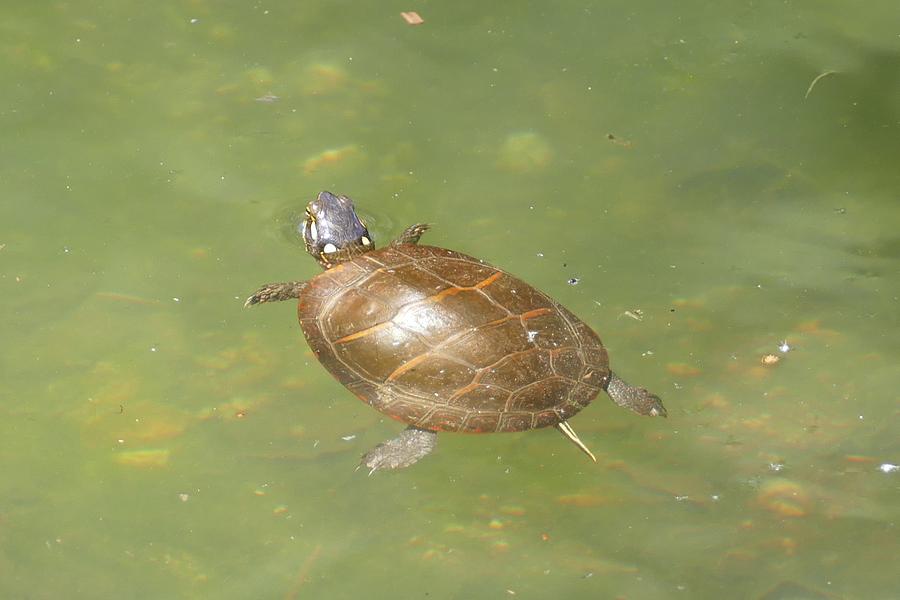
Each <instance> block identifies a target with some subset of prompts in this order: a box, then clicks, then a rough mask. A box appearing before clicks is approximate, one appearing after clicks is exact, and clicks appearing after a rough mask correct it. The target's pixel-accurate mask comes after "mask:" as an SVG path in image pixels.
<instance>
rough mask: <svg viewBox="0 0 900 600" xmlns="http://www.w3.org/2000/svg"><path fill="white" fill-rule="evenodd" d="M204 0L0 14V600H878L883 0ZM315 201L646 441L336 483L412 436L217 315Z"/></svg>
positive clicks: (895, 176)
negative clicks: (424, 249)
mask: <svg viewBox="0 0 900 600" xmlns="http://www.w3.org/2000/svg"><path fill="white" fill-rule="evenodd" d="M223 4H225V3H216V2H208V1H203V0H194V1H174V0H172V1H165V2H157V3H153V4H152V5H148V4H146V3H143V4H142V3H136V2H90V3H87V2H52V3H30V4H21V3H20V4H16V5H12V4H9V5H6V6H3V7H2V8H0V31H2V36H0V54H2V57H3V61H2V62H0V74H2V80H3V82H4V85H3V87H2V90H0V132H2V138H3V143H2V144H0V184H2V190H3V194H2V198H0V310H2V314H3V315H4V320H3V325H2V338H3V344H2V346H0V369H2V377H3V381H4V385H3V386H2V387H0V470H2V473H3V476H2V478H0V595H2V596H3V597H4V598H62V597H65V598H76V597H77V598H105V597H114V596H115V597H129V598H174V597H178V598H209V597H216V598H287V599H290V598H301V597H302V598H329V599H331V598H360V597H366V598H383V597H391V598H426V597H429V598H506V597H517V598H545V597H548V596H550V595H552V596H553V597H560V598H605V597H610V598H611V597H620V598H670V597H685V598H687V597H690V598H721V597H733V598H738V597H741V598H743V597H747V598H768V599H772V598H891V597H896V596H897V590H898V589H900V578H898V576H897V572H896V569H895V568H894V562H896V561H895V559H894V558H893V557H895V556H896V555H897V553H898V550H900V548H898V542H897V539H898V536H897V528H896V524H897V519H898V516H900V515H898V513H900V510H898V507H900V485H898V482H900V479H898V477H900V472H898V467H897V465H898V464H900V444H898V439H900V436H898V423H897V420H898V412H900V411H898V392H897V390H898V388H900V371H898V369H897V364H898V360H900V336H898V326H900V301H898V298H900V281H898V279H900V278H898V273H900V233H898V231H900V229H898V225H900V169H898V159H897V157H898V156H900V37H898V33H900V30H898V29H897V23H898V22H900V9H898V7H897V5H896V3H895V2H890V1H886V0H879V1H878V2H870V3H867V4H866V5H865V7H862V6H857V5H853V4H846V3H844V4H842V3H834V2H829V3H824V4H823V3H815V4H803V3H800V4H797V3H770V4H765V3H763V4H758V3H756V4H754V3H745V2H725V3H719V4H718V5H715V6H711V5H709V4H708V3H677V4H666V3H658V2H613V3H590V2H588V3H584V2H563V3H555V4H553V5H552V6H551V5H549V4H546V3H536V2H533V3H519V4H517V5H516V6H505V7H500V6H497V7H494V6H486V5H484V4H483V3H470V2H456V3H451V4H448V3H443V4H441V3H429V2H426V3H423V4H421V5H419V6H410V5H398V4H393V3H375V2H373V3H355V4H336V3H327V2H315V3H296V2H285V1H282V0H277V1H271V2H259V3H227V4H228V6H224V5H223ZM409 10H416V11H418V13H419V14H420V15H421V16H422V18H423V19H424V23H423V24H421V25H418V26H411V25H408V24H407V23H406V22H405V21H404V20H403V18H401V16H400V12H401V11H409ZM322 189H330V190H332V191H335V192H340V193H345V194H348V195H350V196H352V197H354V198H355V199H356V201H357V202H358V204H359V205H360V207H361V209H362V211H363V212H364V213H365V214H366V216H367V217H368V220H369V222H370V224H371V226H372V230H373V234H374V235H375V236H376V241H377V242H379V243H384V242H386V241H387V240H388V239H390V238H391V237H392V236H393V235H396V234H397V233H399V231H401V230H402V228H403V227H405V226H406V225H408V224H411V223H414V222H418V221H427V222H429V223H432V224H433V230H432V231H431V232H429V233H428V234H427V238H426V239H427V241H428V243H431V244H436V245H441V246H446V247H449V248H453V249H457V250H460V251H463V252H466V253H468V254H472V255H475V256H478V257H481V258H484V259H485V260H488V261H490V262H492V263H493V264H496V265H498V266H501V267H503V268H505V269H507V270H509V271H511V272H512V273H515V274H516V275H518V276H520V277H522V278H523V279H526V280H527V281H529V282H530V283H532V284H533V285H535V286H536V287H539V288H541V289H543V290H545V291H547V292H548V293H550V294H551V295H552V296H554V297H555V298H557V299H558V300H560V301H561V302H562V303H563V304H565V305H566V306H567V307H568V308H570V309H571V310H572V311H573V312H575V313H576V314H578V315H579V316H581V317H582V318H583V319H584V320H585V321H586V322H587V323H589V324H590V325H591V326H592V327H594V328H595V329H596V330H597V331H598V332H599V333H600V334H601V335H602V337H603V339H604V341H605V343H606V344H607V346H608V348H609V350H610V355H611V361H612V364H613V367H614V368H615V370H616V371H617V372H618V373H620V374H621V375H622V376H623V377H625V378H626V379H628V380H630V381H632V382H634V383H639V384H641V385H644V386H646V387H648V388H650V389H651V390H653V391H655V392H657V393H658V394H660V395H661V396H662V397H663V398H664V399H665V402H666V405H667V407H668V410H669V419H667V420H662V419H645V418H640V417H637V416H635V415H633V414H631V413H628V412H626V411H622V410H619V409H617V408H616V407H615V406H614V405H613V404H612V403H610V402H609V401H608V400H606V399H605V397H601V398H600V399H598V401H597V402H595V403H594V404H593V405H592V406H590V407H588V408H587V409H586V410H584V411H583V412H582V413H580V414H579V415H578V416H577V417H575V418H574V419H572V425H573V427H575V429H576V430H577V431H578V433H579V434H580V436H581V438H582V439H583V440H584V441H585V442H586V443H587V444H588V445H589V446H590V447H591V448H592V449H593V450H594V452H595V453H596V454H597V455H598V459H599V460H598V463H597V464H593V463H591V462H589V461H588V460H587V459H586V458H585V457H584V455H583V454H581V453H579V452H578V451H577V450H576V449H575V448H574V447H573V446H572V445H571V444H570V443H568V442H566V441H565V440H564V439H563V438H562V437H561V436H560V435H559V434H558V433H557V432H555V431H553V430H542V431H535V432H529V433H522V434H504V435H492V436H465V435H456V436H454V435H450V434H446V435H442V436H441V439H440V442H439V445H438V449H437V451H436V452H435V453H434V454H433V455H432V456H429V457H427V458H426V459H424V460H423V461H422V462H421V463H419V464H418V465H416V466H415V467H413V468H411V469H408V470H405V471H400V472H393V473H378V474H376V475H375V476H372V477H367V476H366V474H365V472H364V471H362V470H360V471H356V470H355V468H356V465H357V462H358V459H359V456H360V454H362V453H363V452H364V451H366V450H367V449H369V448H371V447H372V446H373V445H374V444H376V443H378V442H379V441H381V440H384V439H386V438H389V437H392V436H393V435H395V434H396V433H397V432H398V431H399V430H400V428H401V427H402V426H400V425H399V424H398V423H396V422H394V421H391V420H390V419H385V418H384V417H382V416H381V415H380V414H378V413H377V412H375V411H373V410H372V409H370V408H368V407H366V406H365V405H363V404H362V403H360V402H359V401H357V400H356V399H355V398H354V397H353V396H352V395H351V394H350V393H348V392H347V391H346V390H345V389H344V388H342V387H341V386H340V384H338V383H337V382H335V381H334V380H333V379H331V377H330V376H328V374H327V373H326V372H325V371H324V369H322V368H321V367H320V366H319V365H318V364H317V363H316V361H315V359H314V357H312V355H311V354H310V352H309V350H308V347H307V345H306V343H305V341H304V340H303V338H302V336H301V334H300V330H299V328H298V327H297V324H296V322H295V311H294V309H293V307H292V306H290V305H288V304H281V305H274V306H265V307H258V308H255V309H253V310H244V309H243V308H242V303H243V299H244V298H245V297H246V296H247V295H248V294H250V293H251V292H253V291H254V290H255V289H256V288H257V287H258V286H259V285H260V284H262V283H265V282H268V281H280V280H290V279H303V278H309V277H312V276H313V275H315V274H316V273H317V272H318V267H317V266H316V265H315V264H314V262H313V261H312V260H311V259H310V258H309V257H308V256H306V255H305V254H304V252H303V250H302V247H301V246H300V245H299V243H298V241H297V239H296V235H295V227H296V220H297V217H298V215H299V214H301V213H302V209H303V206H304V205H305V203H306V202H307V201H308V200H309V199H311V198H312V197H313V196H314V195H315V194H316V193H317V192H318V191H319V190H322ZM570 280H577V284H575V285H573V284H571V283H570ZM767 355H771V356H769V357H768V358H766V356H767Z"/></svg>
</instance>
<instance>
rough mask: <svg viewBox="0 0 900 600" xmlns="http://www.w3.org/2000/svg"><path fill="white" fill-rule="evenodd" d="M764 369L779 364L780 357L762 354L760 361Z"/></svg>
mask: <svg viewBox="0 0 900 600" xmlns="http://www.w3.org/2000/svg"><path fill="white" fill-rule="evenodd" d="M759 362H761V363H762V364H763V366H764V367H773V366H775V365H777V364H778V363H779V362H781V357H780V356H778V355H777V354H764V355H763V357H762V358H761V359H760V361H759Z"/></svg>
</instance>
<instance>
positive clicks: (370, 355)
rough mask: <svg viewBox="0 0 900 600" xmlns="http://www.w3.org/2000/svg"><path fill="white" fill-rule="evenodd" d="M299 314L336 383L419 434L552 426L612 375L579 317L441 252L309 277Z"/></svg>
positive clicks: (373, 255)
mask: <svg viewBox="0 0 900 600" xmlns="http://www.w3.org/2000/svg"><path fill="white" fill-rule="evenodd" d="M297 312H298V315H299V318H300V325H301V327H302V328H303V333H304V334H305V335H306V339H307V340H308V341H309V345H310V347H311V348H312V349H313V351H314V352H315V354H316V356H317V357H318V359H319V360H320V361H321V362H322V364H323V365H325V368H326V369H328V370H329V371H330V372H331V374H332V375H334V376H335V377H336V378H337V380H338V381H340V382H341V383H343V384H344V385H345V386H347V388H349V389H350V390H351V391H352V392H353V393H355V394H356V395H357V396H358V397H359V398H360V399H362V400H363V401H364V402H366V403H368V404H370V405H372V406H373V407H375V408H377V409H378V410H380V411H381V412H383V413H385V414H386V415H389V416H391V417H393V418H395V419H398V420H400V421H403V422H405V423H408V424H410V425H415V426H416V427H420V428H423V429H433V430H439V431H465V432H472V433H485V432H495V431H523V430H526V429H532V428H535V427H546V426H548V425H555V424H557V423H559V422H560V421H564V420H566V419H568V418H569V417H571V416H572V415H574V414H575V413H577V412H578V411H580V410H581V409H582V408H584V407H585V406H587V405H588V404H589V403H590V402H591V400H593V399H594V397H595V396H596V395H597V393H598V392H599V391H600V390H601V389H605V387H606V384H607V382H608V380H609V376H610V370H609V359H608V357H607V354H606V350H605V349H604V348H603V344H602V343H601V342H600V338H598V337H597V334H595V333H594V332H593V331H592V330H591V328H590V327H588V326H587V325H585V324H584V323H583V322H582V321H581V320H580V319H578V317H576V316H575V315H573V314H572V313H571V312H569V311H568V310H566V309H565V308H563V307H562V306H560V305H559V304H557V303H556V302H554V301H553V300H552V299H551V298H549V297H548V296H546V295H545V294H543V293H542V292H540V291H538V290H536V289H535V288H533V287H531V286H530V285H528V284H527V283H525V282H523V281H521V280H520V279H517V278H516V277H513V276H512V275H510V274H509V273H506V272H504V271H501V270H500V269H497V268H495V267H492V266H490V265H488V264H486V263H484V262H483V261H480V260H477V259H474V258H472V257H470V256H466V255H465V254H461V253H459V252H453V251H451V250H445V249H443V248H435V247H432V246H419V245H412V244H404V245H399V246H388V247H386V248H382V249H379V250H373V251H371V252H366V253H365V254H361V255H359V256H357V257H356V258H354V259H353V260H350V261H347V262H344V263H341V264H339V265H337V266H334V267H332V268H330V269H328V270H326V271H324V272H322V273H320V274H319V275H317V276H316V277H314V278H313V279H312V280H310V281H309V282H308V285H307V286H306V287H305V288H304V290H303V291H302V293H301V294H300V299H299V302H298V308H297Z"/></svg>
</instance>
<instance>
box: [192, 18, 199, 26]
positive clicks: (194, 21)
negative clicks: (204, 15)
mask: <svg viewBox="0 0 900 600" xmlns="http://www.w3.org/2000/svg"><path fill="white" fill-rule="evenodd" d="M199 22H200V19H191V25H196V24H197V23H199Z"/></svg>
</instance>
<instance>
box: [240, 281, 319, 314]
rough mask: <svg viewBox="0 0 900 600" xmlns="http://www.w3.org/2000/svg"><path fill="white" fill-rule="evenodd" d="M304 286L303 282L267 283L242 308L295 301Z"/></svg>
mask: <svg viewBox="0 0 900 600" xmlns="http://www.w3.org/2000/svg"><path fill="white" fill-rule="evenodd" d="M305 286H306V282H305V281H288V282H286V283H267V284H266V285H264V286H262V287H261V288H259V289H258V290H256V292H255V293H254V294H253V295H252V296H250V297H249V298H247V301H246V302H244V307H245V308H246V307H248V306H253V305H254V304H262V303H263V302H275V301H279V300H290V299H291V298H293V299H295V300H296V299H297V298H299V297H300V292H301V291H302V290H303V288H304V287H305Z"/></svg>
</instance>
